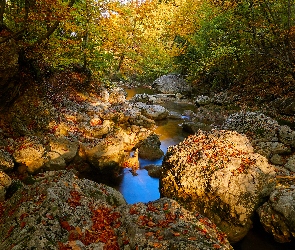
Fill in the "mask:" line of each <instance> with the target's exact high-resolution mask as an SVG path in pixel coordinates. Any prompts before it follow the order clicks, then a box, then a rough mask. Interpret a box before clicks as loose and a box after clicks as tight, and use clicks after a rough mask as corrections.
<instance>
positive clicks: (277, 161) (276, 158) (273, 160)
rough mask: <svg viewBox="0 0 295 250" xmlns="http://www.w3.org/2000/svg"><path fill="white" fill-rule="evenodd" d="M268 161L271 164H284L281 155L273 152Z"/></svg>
mask: <svg viewBox="0 0 295 250" xmlns="http://www.w3.org/2000/svg"><path fill="white" fill-rule="evenodd" d="M270 162H271V163H272V164H275V165H284V159H283V157H282V156H280V155H278V154H274V155H273V156H272V157H271V158H270Z"/></svg>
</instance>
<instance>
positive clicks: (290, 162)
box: [285, 155, 295, 172]
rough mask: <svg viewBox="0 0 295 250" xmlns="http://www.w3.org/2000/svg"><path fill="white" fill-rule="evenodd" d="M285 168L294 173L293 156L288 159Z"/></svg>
mask: <svg viewBox="0 0 295 250" xmlns="http://www.w3.org/2000/svg"><path fill="white" fill-rule="evenodd" d="M285 168H287V169H289V170H290V171H293V172H295V155H292V156H291V157H289V159H288V161H287V163H286V164H285Z"/></svg>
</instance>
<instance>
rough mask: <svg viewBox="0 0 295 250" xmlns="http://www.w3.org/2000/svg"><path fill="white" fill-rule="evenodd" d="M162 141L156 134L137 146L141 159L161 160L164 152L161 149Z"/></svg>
mask: <svg viewBox="0 0 295 250" xmlns="http://www.w3.org/2000/svg"><path fill="white" fill-rule="evenodd" d="M160 145H161V141H160V139H159V136H158V135H156V134H152V135H149V136H148V137H147V138H146V139H145V140H143V141H142V142H140V143H139V145H136V147H138V149H139V157H140V158H142V159H147V160H156V159H160V158H161V157H162V156H163V155H164V152H163V151H162V150H161V148H160Z"/></svg>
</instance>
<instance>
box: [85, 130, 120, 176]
mask: <svg viewBox="0 0 295 250" xmlns="http://www.w3.org/2000/svg"><path fill="white" fill-rule="evenodd" d="M113 136H114V137H111V138H108V137H107V138H104V139H100V140H96V141H95V143H93V142H91V143H81V145H80V150H79V156H80V157H81V158H82V159H84V160H86V161H87V162H88V163H90V164H91V165H92V166H94V167H95V168H96V169H97V170H99V171H100V172H101V173H104V174H108V175H109V176H112V175H113V176H117V175H118V173H119V172H120V166H121V165H122V164H123V161H124V159H125V158H126V153H125V152H124V142H123V140H122V138H121V137H116V136H115V135H113Z"/></svg>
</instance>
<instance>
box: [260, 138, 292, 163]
mask: <svg viewBox="0 0 295 250" xmlns="http://www.w3.org/2000/svg"><path fill="white" fill-rule="evenodd" d="M254 147H255V152H257V153H259V154H261V155H263V156H265V157H266V158H268V159H269V158H270V157H271V156H272V155H274V154H290V153H291V149H290V147H287V146H285V145H284V144H283V143H280V142H261V141H260V142H258V143H256V144H255V145H254Z"/></svg>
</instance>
